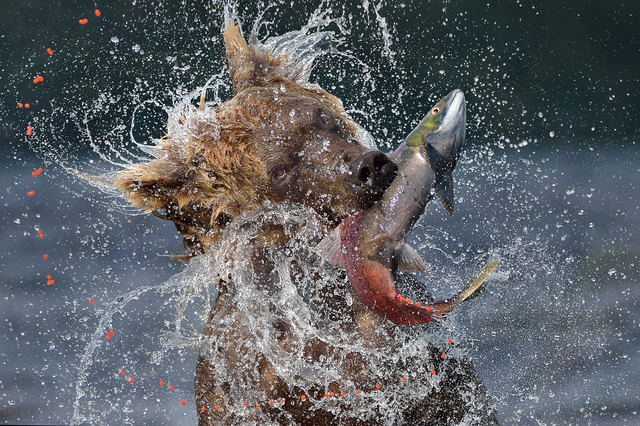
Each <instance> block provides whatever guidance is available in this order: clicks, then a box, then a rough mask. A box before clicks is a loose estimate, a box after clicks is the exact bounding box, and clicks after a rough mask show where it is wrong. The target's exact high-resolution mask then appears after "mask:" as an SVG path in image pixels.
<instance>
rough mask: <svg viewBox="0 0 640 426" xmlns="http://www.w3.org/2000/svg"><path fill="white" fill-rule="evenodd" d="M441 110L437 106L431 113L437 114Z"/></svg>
mask: <svg viewBox="0 0 640 426" xmlns="http://www.w3.org/2000/svg"><path fill="white" fill-rule="evenodd" d="M439 112H440V108H438V107H435V108H434V109H432V110H431V115H437V114H438V113H439Z"/></svg>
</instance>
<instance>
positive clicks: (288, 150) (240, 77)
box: [115, 24, 496, 425]
mask: <svg viewBox="0 0 640 426" xmlns="http://www.w3.org/2000/svg"><path fill="white" fill-rule="evenodd" d="M224 41H225V45H226V56H227V59H228V61H229V72H230V75H231V80H232V83H233V90H234V96H233V98H232V99H230V100H228V101H227V102H225V103H224V104H222V105H219V106H216V107H209V106H205V105H202V106H201V107H200V108H197V107H193V108H191V109H187V110H186V111H185V112H184V114H183V117H182V119H181V120H180V123H179V126H178V127H177V128H174V129H169V134H167V136H166V137H164V138H163V139H162V140H161V141H160V142H159V143H158V145H157V146H156V147H155V151H156V152H155V153H154V156H155V158H154V159H153V160H151V161H149V162H147V163H142V164H136V165H132V166H131V167H129V168H127V169H125V170H123V171H121V172H119V173H118V175H117V177H116V179H115V185H116V187H117V188H118V189H119V190H120V191H121V192H122V194H123V196H124V197H125V198H126V199H127V200H128V201H129V202H130V203H131V204H133V205H134V206H136V207H138V208H140V209H142V210H144V211H145V212H148V213H150V214H153V215H155V216H158V217H160V218H162V219H166V220H170V221H172V222H174V223H175V225H176V227H177V229H178V231H179V232H180V233H181V234H182V235H183V237H184V244H185V247H186V248H187V251H188V256H187V257H193V256H198V255H200V254H203V253H207V252H208V251H209V250H210V249H211V248H212V247H215V246H216V244H218V243H219V241H220V238H221V235H222V233H223V231H224V230H225V229H226V228H227V227H228V226H229V225H230V224H231V223H233V221H234V220H235V219H236V218H238V217H240V216H241V215H243V214H246V213H247V212H254V211H258V210H260V209H262V208H263V206H264V205H270V206H274V205H276V206H277V205H295V204H299V205H304V206H306V207H307V208H309V209H310V210H311V211H313V212H315V213H316V214H317V216H318V223H319V229H320V234H322V233H325V234H326V232H327V231H328V230H329V229H330V228H331V227H333V226H335V225H337V224H338V223H339V222H340V221H341V220H342V219H343V218H345V217H346V216H347V215H350V214H352V213H354V212H356V211H359V210H362V209H366V208H368V207H370V206H371V205H372V203H373V202H374V201H375V200H376V199H377V198H379V197H380V196H381V195H382V193H383V192H384V189H385V188H386V186H387V185H388V184H389V183H390V181H391V179H392V178H393V175H394V172H395V169H394V167H395V166H394V165H393V164H392V163H390V162H389V161H388V160H387V159H386V157H385V156H384V155H382V154H381V153H379V152H375V151H372V152H370V151H369V150H368V148H367V147H366V142H367V141H366V140H365V139H366V135H367V133H366V132H363V131H362V129H361V128H360V127H359V126H358V125H357V124H356V123H355V122H354V121H353V120H352V119H351V118H350V117H349V116H348V115H347V114H346V112H345V110H344V107H343V105H342V102H341V101H340V99H338V98H337V97H335V96H333V95H331V94H329V93H328V92H326V91H325V90H323V89H322V88H320V87H319V86H318V85H315V84H309V83H306V82H304V81H302V79H300V78H299V76H298V75H297V73H299V72H300V67H299V66H295V65H296V63H295V58H287V57H280V56H278V55H276V54H273V53H271V52H268V51H265V50H264V49H263V48H262V47H260V46H257V45H248V44H247V43H246V42H245V40H244V38H243V36H242V35H241V34H240V31H239V28H238V26H236V25H235V24H230V25H228V26H227V28H226V30H225V32H224ZM292 64H293V65H292ZM298 65H299V64H298ZM327 141H328V142H329V143H327ZM366 154H369V155H368V156H366ZM365 157H366V158H365ZM363 158H364V159H363ZM276 222H277V221H276ZM295 232H296V231H295V230H293V232H292V230H290V229H289V230H285V229H283V226H282V225H281V224H278V223H272V224H269V223H268V222H262V223H261V228H260V229H259V230H258V232H257V234H256V238H254V239H253V240H252V247H251V249H250V251H249V252H246V256H247V257H248V258H249V259H250V261H251V262H252V265H253V270H254V280H255V281H256V282H257V283H258V285H264V286H265V287H268V286H269V285H270V284H269V283H270V280H273V274H272V269H273V268H274V264H273V262H272V261H271V260H269V259H270V258H272V257H273V256H271V255H269V253H273V251H274V250H275V251H277V250H280V249H284V248H285V247H290V246H291V244H290V243H291V241H292V240H293V239H295V237H292V235H295ZM320 237H321V235H320V236H318V237H317V239H316V241H314V242H317V241H318V240H319V239H320ZM331 271H333V273H335V274H342V272H341V271H340V270H338V269H337V268H335V269H332V270H331ZM350 292H352V290H351V287H350V285H349V283H348V281H346V279H344V278H343V279H342V285H339V286H337V288H334V289H333V294H339V295H341V296H340V297H335V296H332V297H331V300H328V301H327V302H326V303H327V304H328V305H331V306H333V307H334V308H336V307H337V308H336V309H338V310H340V312H341V315H343V316H344V317H348V318H349V321H348V325H345V327H351V328H352V329H353V330H354V331H353V332H354V333H355V334H354V335H356V336H359V337H358V338H360V339H362V340H363V341H366V342H367V344H368V345H371V346H372V347H374V348H375V345H376V344H380V345H382V344H385V345H386V344H389V341H392V339H393V338H392V337H389V339H391V340H387V341H382V340H381V339H380V338H377V337H376V335H379V334H376V333H380V330H383V331H384V332H385V333H388V335H389V336H392V335H393V330H394V327H397V326H395V325H393V324H391V323H389V322H387V321H385V320H384V319H382V318H380V317H378V316H377V315H375V314H373V313H372V312H370V311H369V310H368V309H367V308H366V307H365V306H364V305H362V304H361V303H360V302H359V301H358V300H357V298H356V297H355V295H353V294H352V295H351V297H352V299H353V303H351V304H348V305H347V304H346V303H344V297H346V295H347V293H350ZM234 294H235V290H234V286H233V283H229V282H225V280H224V279H221V280H220V282H219V283H218V298H217V301H216V304H215V307H214V308H213V310H212V312H211V313H210V315H209V320H208V324H207V326H206V329H205V330H204V335H205V337H206V338H207V339H210V341H212V342H216V341H217V342H222V341H224V342H227V343H226V347H225V344H216V343H213V344H211V346H210V347H208V349H204V350H203V351H202V353H201V355H200V357H199V360H198V365H197V369H196V379H195V389H196V406H197V410H198V416H199V422H200V424H202V425H209V424H239V423H244V424H246V423H247V422H248V423H255V424H264V423H265V420H267V421H269V422H274V423H277V424H304V425H332V424H344V425H351V424H354V425H355V424H387V423H388V420H387V419H385V418H384V413H379V416H378V417H377V418H376V417H373V418H372V417H371V416H369V417H367V418H362V417H361V416H360V414H359V413H358V412H356V411H354V410H352V409H351V407H350V405H349V404H348V403H346V402H345V403H342V402H337V403H336V405H335V406H334V407H333V408H332V409H331V410H325V409H321V408H317V407H315V406H314V401H319V400H321V399H323V398H324V397H325V394H326V393H327V392H334V391H335V392H339V391H340V384H339V383H331V384H329V385H328V386H326V385H323V384H320V383H319V384H318V385H317V386H315V387H312V388H311V389H306V390H303V389H298V388H296V387H290V386H289V385H288V383H286V382H285V381H284V380H282V379H281V378H280V377H278V376H277V374H275V373H274V370H275V369H274V368H273V365H271V362H272V360H268V359H266V358H263V359H260V360H258V363H257V365H252V366H247V365H243V364H242V362H240V361H239V360H234V354H237V353H238V352H237V351H238V350H242V349H241V346H242V345H243V341H244V337H243V336H245V331H244V330H243V329H242V326H241V321H239V320H238V319H237V317H238V312H237V311H236V310H235V308H234ZM343 296H344V297H343ZM220 318H224V319H225V321H224V324H222V323H220V322H219V320H220ZM264 321H265V322H269V321H271V319H270V318H264ZM287 327H288V325H287V324H283V325H282V327H281V332H282V336H281V338H280V340H278V343H281V344H282V345H285V344H286V343H285V342H286V341H287V334H288V333H289V330H288V328H287ZM373 330H376V332H375V333H374V332H373ZM289 334H290V333H289ZM383 340H384V339H383ZM230 342H234V343H230ZM232 345H235V346H234V347H231V346H232ZM305 350H306V351H308V356H309V357H310V358H311V359H318V358H319V357H321V356H323V354H324V355H326V354H327V353H330V352H331V351H332V350H335V348H332V347H330V346H329V345H327V344H326V343H323V342H320V341H310V342H309V343H308V347H307V348H306V349H305ZM214 352H217V356H223V357H226V358H225V359H226V360H227V361H228V365H231V366H233V369H235V370H236V371H235V372H234V374H240V375H251V376H252V377H255V380H254V381H253V383H254V384H253V386H255V387H256V388H259V390H260V391H261V392H263V393H264V395H266V396H268V397H270V398H273V399H274V400H277V401H280V400H281V399H284V400H285V401H286V402H285V404H279V403H278V404H275V405H274V406H271V405H269V404H266V403H265V404H262V406H261V407H260V408H259V409H258V408H255V407H254V408H253V412H254V413H255V414H254V415H251V414H243V415H240V414H235V413H234V412H232V411H233V410H230V408H231V405H234V406H236V407H237V406H238V405H240V404H242V402H243V401H234V400H232V398H230V396H229V395H230V393H231V389H232V388H233V387H234V386H235V385H236V384H234V383H230V382H228V381H227V382H220V381H218V380H217V376H216V374H214V370H215V368H216V366H215V365H213V364H212V362H211V359H212V354H213V353H214ZM220 352H222V354H220ZM442 353H443V348H439V347H437V346H436V345H431V346H430V347H429V349H428V351H427V353H425V354H424V362H425V363H428V364H429V365H434V366H437V367H438V369H439V370H440V371H439V374H440V375H442V377H446V380H444V381H442V382H441V383H440V385H439V387H438V388H437V389H436V388H434V389H433V391H432V392H431V393H430V394H427V395H415V396H414V397H412V398H410V399H409V400H407V401H404V402H402V404H403V406H402V407H398V408H400V409H401V410H402V411H403V412H404V417H403V418H402V419H401V420H399V421H396V423H399V424H454V423H458V422H460V421H462V420H463V419H467V420H468V419H469V418H472V419H473V418H475V419H477V421H478V423H484V424H486V423H495V421H496V420H495V414H494V412H493V408H492V404H491V402H490V400H489V398H488V396H487V393H486V389H485V387H484V386H483V384H482V383H481V381H480V379H479V377H478V375H477V373H476V372H475V370H474V368H473V365H472V364H471V362H470V361H469V360H468V359H466V358H460V359H456V358H455V357H449V358H448V359H447V360H446V362H443V361H442V359H441V358H440V354H442ZM345 359H349V354H347V355H345ZM366 363H367V360H366V359H358V358H357V356H354V358H353V359H352V360H351V363H350V364H348V366H347V367H345V370H344V375H345V377H347V378H349V380H350V381H351V382H353V383H356V384H358V385H360V386H362V387H363V388H365V387H367V386H369V387H370V388H372V387H374V386H375V384H377V383H373V382H370V380H369V379H368V378H367V377H359V376H362V375H364V374H365V373H364V370H363V369H362V368H360V366H361V365H363V364H366ZM245 370H246V371H245ZM415 380H429V377H427V376H426V375H425V377H418V378H416V379H415ZM381 385H382V386H383V387H387V386H393V385H396V384H391V383H382V384H381ZM305 393H306V399H305V400H302V399H301V395H302V394H305ZM470 396H471V398H470ZM470 400H473V403H471V402H470ZM472 405H473V406H472ZM202 407H206V411H202ZM216 407H218V408H219V409H216ZM250 408H251V407H250ZM469 413H471V414H472V416H471V417H469Z"/></svg>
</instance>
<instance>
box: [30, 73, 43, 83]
mask: <svg viewBox="0 0 640 426" xmlns="http://www.w3.org/2000/svg"><path fill="white" fill-rule="evenodd" d="M43 81H44V77H43V76H41V75H39V76H37V77H36V78H34V79H33V83H34V84H38V83H42V82H43Z"/></svg>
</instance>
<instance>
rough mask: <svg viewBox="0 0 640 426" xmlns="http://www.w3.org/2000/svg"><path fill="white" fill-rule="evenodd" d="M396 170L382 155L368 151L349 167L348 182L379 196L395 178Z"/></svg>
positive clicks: (387, 158)
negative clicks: (349, 175)
mask: <svg viewBox="0 0 640 426" xmlns="http://www.w3.org/2000/svg"><path fill="white" fill-rule="evenodd" d="M397 169H398V168H397V167H396V165H395V164H394V163H393V162H392V161H391V160H390V159H389V157H387V156H386V155H385V154H384V153H382V152H380V151H374V150H368V151H365V152H364V153H363V154H362V155H361V156H360V157H358V158H356V159H355V161H354V162H353V163H351V165H350V166H349V170H350V172H351V178H350V179H349V180H350V181H351V182H352V183H354V184H356V185H358V186H360V187H364V188H366V189H367V190H368V191H370V192H372V193H374V194H381V193H382V192H384V190H385V189H387V187H388V186H389V184H390V183H391V181H392V180H393V178H394V177H395V175H396V171H397Z"/></svg>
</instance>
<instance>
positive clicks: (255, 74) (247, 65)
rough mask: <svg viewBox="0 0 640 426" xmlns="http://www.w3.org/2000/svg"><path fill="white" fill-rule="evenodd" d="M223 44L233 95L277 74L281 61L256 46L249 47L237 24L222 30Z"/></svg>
mask: <svg viewBox="0 0 640 426" xmlns="http://www.w3.org/2000/svg"><path fill="white" fill-rule="evenodd" d="M224 44H225V46H226V50H227V52H226V53H227V60H228V61H229V74H230V75H231V81H232V82H233V91H234V93H235V94H237V93H239V92H241V91H242V90H243V89H246V88H247V87H252V86H260V85H263V84H264V82H265V81H266V79H267V77H268V76H269V75H270V74H272V73H274V72H276V73H277V71H276V70H277V68H278V66H279V65H280V63H281V60H280V59H279V58H277V57H271V55H269V54H267V53H265V52H263V51H262V49H261V48H260V47H258V46H256V45H251V46H249V45H248V44H247V42H246V41H245V39H244V38H243V37H242V34H240V28H239V27H238V25H237V24H235V23H233V24H230V25H229V26H228V27H227V28H226V29H225V30H224Z"/></svg>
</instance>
